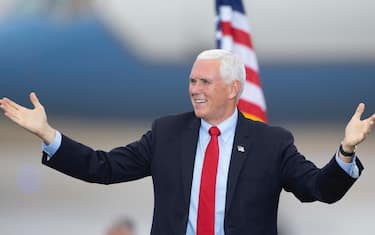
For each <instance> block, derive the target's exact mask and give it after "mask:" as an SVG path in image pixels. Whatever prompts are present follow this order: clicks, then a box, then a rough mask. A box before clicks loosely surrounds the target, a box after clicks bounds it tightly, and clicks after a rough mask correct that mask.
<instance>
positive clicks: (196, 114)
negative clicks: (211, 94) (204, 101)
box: [194, 109, 204, 118]
mask: <svg viewBox="0 0 375 235" xmlns="http://www.w3.org/2000/svg"><path fill="white" fill-rule="evenodd" d="M194 114H195V116H196V117H197V118H203V117H204V114H203V112H202V111H198V110H196V109H194Z"/></svg>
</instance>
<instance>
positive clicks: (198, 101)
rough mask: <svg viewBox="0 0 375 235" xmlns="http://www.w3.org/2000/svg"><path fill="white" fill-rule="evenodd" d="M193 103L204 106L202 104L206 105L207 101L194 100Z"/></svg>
mask: <svg viewBox="0 0 375 235" xmlns="http://www.w3.org/2000/svg"><path fill="white" fill-rule="evenodd" d="M194 102H195V103H197V104H204V103H207V100H206V99H194Z"/></svg>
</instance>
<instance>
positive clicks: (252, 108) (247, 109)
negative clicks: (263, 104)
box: [237, 99, 268, 122]
mask: <svg viewBox="0 0 375 235" xmlns="http://www.w3.org/2000/svg"><path fill="white" fill-rule="evenodd" d="M237 106H238V108H239V109H240V110H241V112H244V113H249V114H251V115H253V116H257V117H259V118H260V119H261V120H262V121H264V122H268V120H267V115H266V112H265V111H263V110H262V109H261V108H260V107H259V106H258V105H255V104H253V103H251V102H248V101H246V100H243V99H240V100H239V101H238V104H237Z"/></svg>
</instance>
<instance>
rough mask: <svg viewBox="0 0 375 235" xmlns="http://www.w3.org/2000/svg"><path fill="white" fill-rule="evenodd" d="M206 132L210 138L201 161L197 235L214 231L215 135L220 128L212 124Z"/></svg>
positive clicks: (216, 152)
mask: <svg viewBox="0 0 375 235" xmlns="http://www.w3.org/2000/svg"><path fill="white" fill-rule="evenodd" d="M208 132H209V133H210V135H211V139H210V142H209V143H208V145H207V148H206V153H205V155H204V161H203V168H202V175H201V184H200V190H199V201H198V218H197V235H214V233H215V190H216V175H217V164H218V161H219V143H218V140H217V137H218V136H219V135H220V130H219V128H217V127H216V126H213V127H211V128H210V129H209V130H208Z"/></svg>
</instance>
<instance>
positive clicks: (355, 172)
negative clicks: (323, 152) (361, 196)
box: [335, 151, 359, 179]
mask: <svg viewBox="0 0 375 235" xmlns="http://www.w3.org/2000/svg"><path fill="white" fill-rule="evenodd" d="M335 158H336V162H337V164H339V166H340V167H341V168H342V169H343V170H344V171H345V172H346V173H347V174H348V175H350V176H351V177H352V178H354V179H357V178H358V177H359V169H358V166H357V164H356V163H355V160H356V159H357V155H354V157H353V159H352V161H351V162H349V163H347V162H344V161H342V160H341V159H340V157H339V153H338V151H337V152H336V157H335Z"/></svg>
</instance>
